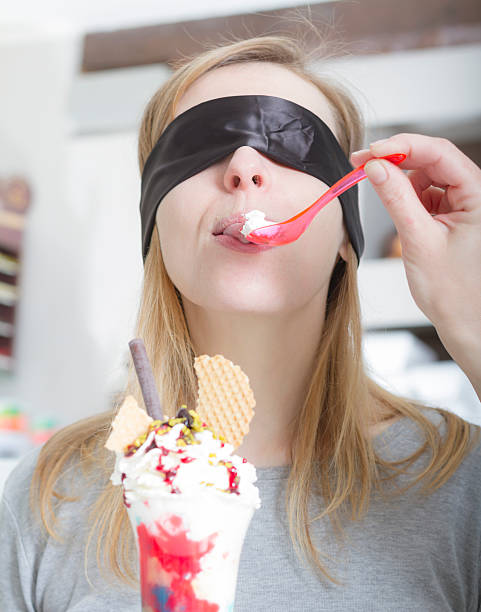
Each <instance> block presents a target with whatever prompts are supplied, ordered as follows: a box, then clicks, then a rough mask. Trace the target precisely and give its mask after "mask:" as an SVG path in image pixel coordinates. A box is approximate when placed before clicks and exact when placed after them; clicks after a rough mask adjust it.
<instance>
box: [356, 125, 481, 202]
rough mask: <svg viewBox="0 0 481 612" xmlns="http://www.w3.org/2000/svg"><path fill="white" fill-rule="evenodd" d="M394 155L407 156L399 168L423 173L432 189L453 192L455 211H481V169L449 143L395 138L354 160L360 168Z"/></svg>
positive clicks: (403, 136) (415, 136)
mask: <svg viewBox="0 0 481 612" xmlns="http://www.w3.org/2000/svg"><path fill="white" fill-rule="evenodd" d="M390 153H405V154H406V156H407V157H406V159H405V160H404V161H403V162H402V163H401V164H399V168H402V169H405V170H407V169H417V170H423V171H424V174H425V177H426V178H425V179H424V182H426V183H427V182H428V179H429V180H430V184H431V185H434V186H437V187H446V188H447V189H449V195H450V202H451V204H452V208H453V209H456V210H460V209H463V210H472V209H474V208H481V169H480V168H478V166H477V165H476V164H475V163H474V162H473V161H472V160H471V159H469V157H467V156H466V155H464V153H462V152H461V151H460V150H459V149H458V148H457V147H456V146H455V145H454V144H453V143H452V142H450V141H449V140H447V139H445V138H433V137H431V136H424V135H422V134H406V133H402V134H395V135H394V136H392V137H391V138H387V139H386V140H384V141H378V142H375V143H372V144H371V145H370V147H369V149H363V150H361V151H358V152H356V153H354V154H353V155H352V156H351V159H352V163H353V164H354V165H356V166H358V165H361V164H363V163H365V162H366V161H367V160H368V159H370V158H371V157H382V156H383V155H389V154H390ZM419 180H421V179H419Z"/></svg>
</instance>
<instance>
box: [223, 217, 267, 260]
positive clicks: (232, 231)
mask: <svg viewBox="0 0 481 612" xmlns="http://www.w3.org/2000/svg"><path fill="white" fill-rule="evenodd" d="M230 220H231V221H232V222H231V223H229V225H225V222H226V221H227V220H222V221H221V222H220V224H218V226H217V228H216V229H217V230H220V229H221V227H222V225H224V227H223V229H222V233H214V234H213V237H214V239H215V240H216V241H217V242H218V243H219V244H221V245H222V246H224V247H226V248H228V249H231V250H233V251H239V252H240V253H259V252H260V251H267V250H268V249H273V248H274V247H272V246H270V245H267V244H254V243H253V242H250V241H249V240H247V238H246V237H245V236H244V234H242V232H241V229H242V228H243V227H244V223H245V217H244V215H237V216H233V217H231V219H230Z"/></svg>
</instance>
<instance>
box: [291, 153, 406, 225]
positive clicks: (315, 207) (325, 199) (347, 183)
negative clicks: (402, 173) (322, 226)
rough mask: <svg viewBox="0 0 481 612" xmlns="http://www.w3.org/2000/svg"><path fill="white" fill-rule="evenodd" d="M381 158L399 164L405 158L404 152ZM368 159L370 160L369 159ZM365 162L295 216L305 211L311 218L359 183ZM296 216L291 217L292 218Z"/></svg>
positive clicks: (364, 175)
mask: <svg viewBox="0 0 481 612" xmlns="http://www.w3.org/2000/svg"><path fill="white" fill-rule="evenodd" d="M373 159H374V158H373ZM381 159H387V160H388V161H390V162H392V163H393V164H400V163H401V162H402V161H404V160H405V159H406V155H405V154H404V153H394V154H393V155H384V156H383V157H382V158H381ZM368 161H372V160H371V159H370V160H368ZM366 164H367V162H364V163H363V164H362V166H358V167H357V168H354V170H352V171H351V172H349V174H346V176H343V177H342V179H339V180H338V181H337V182H336V183H334V185H332V187H330V188H329V189H328V190H327V191H326V192H325V193H323V194H322V196H321V197H320V198H319V199H317V200H316V201H315V202H314V203H313V204H311V205H310V206H309V207H308V208H306V209H305V210H304V211H303V212H302V213H300V214H299V215H296V217H300V215H305V214H306V213H307V214H308V219H309V221H310V220H312V219H313V217H314V216H315V215H316V214H317V213H318V212H319V211H320V210H321V209H322V208H324V206H326V204H328V203H329V202H330V201H331V200H333V199H334V198H336V197H337V196H338V195H341V193H344V192H345V191H347V190H348V189H350V188H351V187H352V186H353V185H355V184H356V183H359V181H362V179H365V178H366V173H365V172H364V166H365V165H366ZM296 217H293V219H295V218H296Z"/></svg>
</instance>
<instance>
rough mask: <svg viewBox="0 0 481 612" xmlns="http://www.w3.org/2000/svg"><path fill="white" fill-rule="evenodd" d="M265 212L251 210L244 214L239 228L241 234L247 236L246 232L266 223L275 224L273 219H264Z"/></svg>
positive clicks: (248, 232)
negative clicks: (243, 219) (242, 223)
mask: <svg viewBox="0 0 481 612" xmlns="http://www.w3.org/2000/svg"><path fill="white" fill-rule="evenodd" d="M265 217H266V213H264V212H262V211H261V210H251V211H250V212H248V213H247V214H246V215H245V221H244V226H243V227H242V229H241V234H243V235H244V236H246V237H247V235H248V234H250V233H251V232H253V231H254V230H256V229H258V228H259V227H265V226H266V225H275V224H276V222H275V221H266V220H265Z"/></svg>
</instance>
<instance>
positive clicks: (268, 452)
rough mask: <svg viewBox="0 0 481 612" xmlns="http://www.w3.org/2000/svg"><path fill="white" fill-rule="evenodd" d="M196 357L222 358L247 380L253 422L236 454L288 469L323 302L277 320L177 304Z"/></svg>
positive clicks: (314, 301) (258, 463)
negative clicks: (215, 356)
mask: <svg viewBox="0 0 481 612" xmlns="http://www.w3.org/2000/svg"><path fill="white" fill-rule="evenodd" d="M183 303H184V311H185V315H186V319H187V323H188V327H189V331H190V335H191V338H192V342H193V345H194V349H195V352H196V354H197V355H202V354H207V355H216V354H221V355H224V357H226V358H227V359H230V360H231V361H232V362H233V363H234V364H236V365H239V366H240V367H241V369H242V370H243V371H244V372H245V373H246V374H247V376H248V377H249V382H250V385H251V388H252V390H253V392H254V397H255V399H256V406H255V417H254V419H253V420H252V422H251V424H250V430H249V433H248V435H247V436H246V437H245V438H244V441H243V443H242V445H241V446H239V447H238V448H237V449H236V452H237V453H238V454H239V455H241V456H243V457H246V459H247V460H248V461H250V462H252V463H253V464H254V465H256V466H257V467H268V466H274V465H285V464H288V463H290V448H291V438H292V422H293V420H294V418H295V417H296V415H297V413H298V412H299V410H300V409H301V407H302V404H303V402H304V399H305V396H306V392H307V388H308V385H309V382H310V379H311V375H312V370H313V366H314V365H315V357H316V353H317V348H318V344H319V340H320V336H321V332H322V324H323V320H324V311H325V301H323V298H322V296H321V295H320V294H317V295H316V296H315V297H314V298H313V299H312V300H311V301H310V302H309V303H308V304H306V305H305V306H304V307H303V308H302V310H297V311H293V312H291V313H287V314H286V313H283V314H282V315H275V314H274V315H273V314H265V315H260V314H252V313H246V314H239V313H230V312H221V311H210V310H206V309H204V308H201V307H199V306H197V305H195V304H193V303H192V302H189V300H187V299H185V298H184V300H183Z"/></svg>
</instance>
